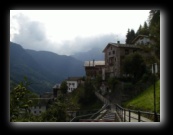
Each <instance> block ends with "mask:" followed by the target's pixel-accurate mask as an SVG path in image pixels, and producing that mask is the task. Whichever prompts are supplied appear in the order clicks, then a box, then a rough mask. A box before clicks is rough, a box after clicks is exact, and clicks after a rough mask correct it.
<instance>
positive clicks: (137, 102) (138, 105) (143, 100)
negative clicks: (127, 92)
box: [122, 80, 160, 113]
mask: <svg viewBox="0 0 173 135" xmlns="http://www.w3.org/2000/svg"><path fill="white" fill-rule="evenodd" d="M155 90H156V111H157V113H160V80H158V81H156V89H155ZM153 91H154V86H153V84H152V85H150V86H149V87H148V88H147V89H146V90H144V91H143V92H142V93H140V94H139V95H138V96H136V97H134V98H133V99H131V100H129V101H127V102H124V103H123V104H122V105H123V107H125V108H129V109H135V110H143V111H151V112H153V110H154V98H153V97H154V96H153Z"/></svg>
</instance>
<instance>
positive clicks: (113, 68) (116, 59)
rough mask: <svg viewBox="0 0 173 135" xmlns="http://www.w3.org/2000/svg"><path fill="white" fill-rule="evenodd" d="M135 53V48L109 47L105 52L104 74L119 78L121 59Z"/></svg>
mask: <svg viewBox="0 0 173 135" xmlns="http://www.w3.org/2000/svg"><path fill="white" fill-rule="evenodd" d="M136 51H137V49H136V48H130V47H117V46H114V45H110V46H109V47H108V48H107V50H106V51H105V65H106V70H105V71H106V73H108V74H109V76H110V77H113V76H116V77H120V76H121V74H122V70H121V69H122V61H123V59H124V58H125V56H127V55H129V54H131V53H134V52H136Z"/></svg>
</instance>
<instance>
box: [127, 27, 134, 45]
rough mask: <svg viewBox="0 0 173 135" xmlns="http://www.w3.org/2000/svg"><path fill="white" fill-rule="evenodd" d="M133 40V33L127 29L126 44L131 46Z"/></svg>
mask: <svg viewBox="0 0 173 135" xmlns="http://www.w3.org/2000/svg"><path fill="white" fill-rule="evenodd" d="M134 38H135V31H134V30H133V29H131V30H130V29H128V31H127V34H126V44H132V41H133V39H134Z"/></svg>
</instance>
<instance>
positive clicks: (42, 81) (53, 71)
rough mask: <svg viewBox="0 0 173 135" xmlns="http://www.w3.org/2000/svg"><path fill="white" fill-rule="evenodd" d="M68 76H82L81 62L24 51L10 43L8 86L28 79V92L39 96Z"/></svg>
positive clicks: (55, 55)
mask: <svg viewBox="0 0 173 135" xmlns="http://www.w3.org/2000/svg"><path fill="white" fill-rule="evenodd" d="M69 76H84V68H83V62H81V61H79V60H76V59H75V58H73V57H70V56H65V55H58V54H55V53H52V52H47V51H34V50H26V49H23V48H22V47H21V45H19V44H16V43H13V42H10V86H11V87H12V86H13V85H15V84H16V83H19V82H21V81H22V80H23V78H24V77H27V78H28V81H29V82H31V85H30V87H29V88H30V90H31V91H33V92H36V93H38V94H41V93H43V92H46V91H52V87H53V85H55V83H61V82H62V81H63V80H64V79H67V77H69Z"/></svg>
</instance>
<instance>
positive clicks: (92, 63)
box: [84, 61, 105, 67]
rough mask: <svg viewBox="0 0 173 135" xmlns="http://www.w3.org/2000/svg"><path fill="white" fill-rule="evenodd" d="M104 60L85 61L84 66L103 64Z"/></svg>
mask: <svg viewBox="0 0 173 135" xmlns="http://www.w3.org/2000/svg"><path fill="white" fill-rule="evenodd" d="M104 65H105V61H94V62H93V61H85V62H84V67H93V66H104Z"/></svg>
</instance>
